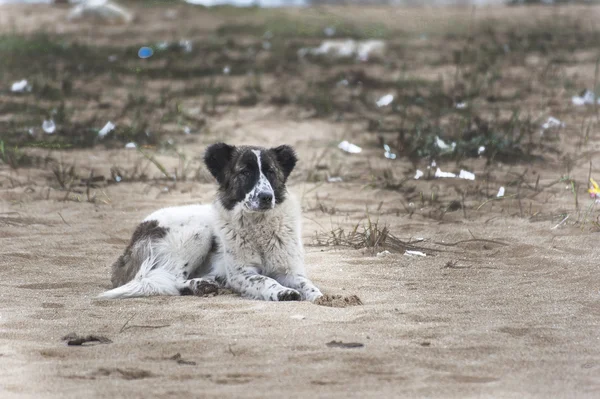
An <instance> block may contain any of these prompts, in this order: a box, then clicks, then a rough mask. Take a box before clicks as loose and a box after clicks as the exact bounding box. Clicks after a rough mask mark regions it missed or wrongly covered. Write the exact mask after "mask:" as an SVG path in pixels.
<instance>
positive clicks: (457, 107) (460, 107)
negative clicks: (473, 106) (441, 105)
mask: <svg viewBox="0 0 600 399" xmlns="http://www.w3.org/2000/svg"><path fill="white" fill-rule="evenodd" d="M454 108H456V109H465V108H467V103H466V102H462V103H457V104H456V105H455V106H454Z"/></svg>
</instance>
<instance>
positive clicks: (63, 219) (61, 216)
mask: <svg viewBox="0 0 600 399" xmlns="http://www.w3.org/2000/svg"><path fill="white" fill-rule="evenodd" d="M56 213H58V216H60V218H61V219H62V221H63V222H65V224H66V225H67V226H69V227H70V226H71V225H70V224H69V223H68V222H67V221H66V220H65V218H64V217H63V215H61V214H60V212H56Z"/></svg>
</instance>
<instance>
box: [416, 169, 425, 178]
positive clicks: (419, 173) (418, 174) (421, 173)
mask: <svg viewBox="0 0 600 399" xmlns="http://www.w3.org/2000/svg"><path fill="white" fill-rule="evenodd" d="M423 175H424V173H423V172H422V171H420V170H419V169H417V171H416V172H415V180H419V179H420V178H421V177H423Z"/></svg>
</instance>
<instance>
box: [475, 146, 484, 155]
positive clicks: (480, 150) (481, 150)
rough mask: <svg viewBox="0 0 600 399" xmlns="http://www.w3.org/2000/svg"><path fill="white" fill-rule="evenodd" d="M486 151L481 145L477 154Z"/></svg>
mask: <svg viewBox="0 0 600 399" xmlns="http://www.w3.org/2000/svg"><path fill="white" fill-rule="evenodd" d="M484 152H485V147H484V146H481V147H479V148H478V149H477V155H482V154H483V153H484Z"/></svg>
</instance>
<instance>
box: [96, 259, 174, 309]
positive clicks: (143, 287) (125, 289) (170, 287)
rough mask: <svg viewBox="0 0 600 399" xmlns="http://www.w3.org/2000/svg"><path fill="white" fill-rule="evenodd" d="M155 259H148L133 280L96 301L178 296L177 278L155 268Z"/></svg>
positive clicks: (99, 296)
mask: <svg viewBox="0 0 600 399" xmlns="http://www.w3.org/2000/svg"><path fill="white" fill-rule="evenodd" d="M155 266H156V258H155V257H154V256H150V257H148V258H147V259H146V260H145V261H144V262H143V263H142V265H141V266H140V271H139V272H138V273H137V274H136V276H135V277H134V279H133V280H131V281H130V282H128V283H127V284H124V285H122V286H120V287H117V288H114V289H112V290H110V291H106V292H104V293H102V294H100V295H98V299H119V298H136V297H143V296H153V295H180V291H179V287H178V284H177V278H176V277H175V275H174V274H173V273H170V272H169V271H167V270H164V269H162V268H158V267H155Z"/></svg>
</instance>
